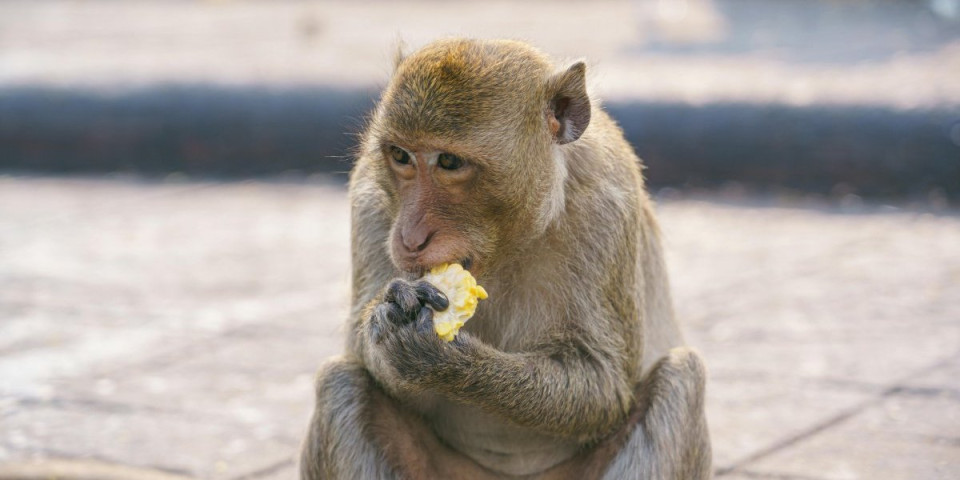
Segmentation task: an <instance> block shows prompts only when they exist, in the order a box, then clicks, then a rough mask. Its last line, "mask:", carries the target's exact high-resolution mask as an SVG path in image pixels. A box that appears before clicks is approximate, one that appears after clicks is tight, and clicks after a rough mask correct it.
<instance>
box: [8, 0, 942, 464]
mask: <svg viewBox="0 0 960 480" xmlns="http://www.w3.org/2000/svg"><path fill="white" fill-rule="evenodd" d="M450 35H466V36H473V37H483V38H501V37H506V38H515V39H521V40H526V41H529V42H531V43H533V44H535V45H537V46H538V47H539V48H541V49H542V50H543V51H545V52H547V53H549V54H550V55H552V56H553V57H554V58H556V59H557V60H558V62H560V63H562V62H566V61H573V60H576V59H581V58H582V59H586V61H587V63H588V76H589V82H590V85H591V89H592V91H593V93H594V94H595V95H596V96H597V97H598V98H600V99H601V100H602V103H603V105H604V108H606V109H607V110H608V111H609V112H610V113H611V114H612V115H613V116H614V117H615V118H616V119H617V120H618V121H619V122H620V124H621V126H622V127H623V129H624V133H625V134H626V136H627V138H628V139H629V140H630V141H631V142H632V143H633V145H634V147H635V148H636V150H637V152H638V153H639V154H640V156H641V157H642V158H643V159H644V162H645V164H646V166H647V169H646V171H645V174H646V176H647V179H648V184H649V187H650V190H651V191H652V192H653V193H654V194H655V196H656V198H657V200H658V205H659V206H658V212H659V215H660V221H661V225H662V227H663V230H664V242H665V245H666V249H667V255H668V258H667V261H668V264H669V268H670V274H671V278H672V282H673V286H674V296H675V302H676V306H677V313H678V316H679V317H680V320H681V321H682V322H683V324H684V327H685V329H686V331H687V337H688V340H689V342H690V343H691V344H692V345H693V346H695V347H697V348H698V349H700V350H701V352H703V354H704V356H705V358H706V361H707V364H708V367H709V369H710V383H709V388H710V390H709V394H708V414H709V420H710V423H711V428H712V432H713V439H714V449H715V452H714V457H715V467H716V475H717V477H718V478H729V479H758V478H759V479H780V480H825V479H836V480H845V479H860V478H863V479H875V478H877V479H879V478H883V479H917V478H924V479H927V478H930V479H953V478H958V477H960V215H958V212H960V211H958V209H957V205H958V202H960V0H900V1H893V0H635V1H596V2H575V1H527V2H508V1H477V0H460V1H449V2H442V1H433V0H420V1H404V2H389V1H360V0H355V1H349V2H348V1H322V2H321V1H283V2H278V1H274V2H268V1H245V2H244V1H229V0H219V1H214V0H208V1H198V0H181V1H174V0H169V1H159V0H155V1H119V0H114V1H111V0H73V1H64V0H60V1H57V0H48V1H40V0H33V1H27V0H24V1H17V0H3V1H0V478H2V479H8V478H50V477H51V476H54V477H56V476H61V477H64V478H71V477H72V478H156V479H163V478H168V479H173V478H223V479H235V480H239V479H281V478H295V477H296V464H295V456H296V453H297V449H298V444H299V441H300V438H301V437H302V434H303V430H304V428H305V427H306V423H307V419H308V417H309V413H310V409H311V408H312V392H311V378H312V375H313V372H314V371H315V370H316V368H317V366H318V365H319V364H320V363H321V362H322V361H323V359H324V358H326V357H328V356H331V355H335V354H338V353H340V352H342V343H343V332H342V330H341V325H342V323H343V321H344V319H345V315H346V300H347V298H346V296H347V294H348V280H349V277H348V275H349V274H348V270H349V260H348V258H347V257H348V255H349V240H348V231H349V224H348V212H347V210H348V206H347V203H346V188H345V180H346V174H347V172H348V171H349V170H350V167H351V162H352V158H351V153H350V152H351V149H352V148H353V147H354V146H355V144H356V134H358V133H359V132H360V131H361V130H362V127H363V124H364V118H365V115H367V113H368V112H369V111H370V109H371V108H372V106H373V105H374V103H375V101H376V98H377V95H378V92H379V89H380V88H382V87H383V86H384V85H385V83H386V82H387V80H388V78H389V75H390V71H391V58H392V55H393V52H394V51H395V49H396V48H397V45H399V44H401V42H402V43H404V44H406V45H407V49H408V50H412V49H415V48H417V47H419V46H422V45H424V44H426V43H427V42H429V41H431V40H433V39H437V38H442V37H445V36H450Z"/></svg>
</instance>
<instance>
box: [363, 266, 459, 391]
mask: <svg viewBox="0 0 960 480" xmlns="http://www.w3.org/2000/svg"><path fill="white" fill-rule="evenodd" d="M449 304H450V302H449V300H448V299H447V297H446V296H445V295H444V294H443V293H442V292H441V291H440V290H439V289H437V287H435V286H434V285H432V284H430V283H429V282H426V281H424V280H420V281H418V282H414V283H411V282H408V281H406V280H401V279H396V280H393V281H392V282H390V285H389V286H388V287H387V289H386V291H385V293H384V295H383V301H382V302H380V303H378V304H376V305H375V306H374V307H373V310H372V312H371V313H370V319H369V322H368V323H367V325H368V327H367V335H368V344H369V345H370V348H371V349H372V350H373V351H372V352H370V353H372V354H373V357H374V359H375V363H376V364H378V367H383V366H387V367H389V371H390V373H391V374H396V375H398V376H399V377H400V378H401V379H403V380H405V381H406V382H407V383H411V384H421V385H422V384H424V383H425V382H427V380H428V379H431V378H435V377H436V375H435V374H436V372H437V370H438V368H439V367H441V366H442V365H444V363H445V362H447V361H448V360H449V358H450V356H451V355H455V354H457V353H458V351H459V350H460V347H462V346H463V345H462V344H463V342H464V341H468V340H467V339H466V338H465V337H464V335H463V334H461V335H458V337H457V340H456V341H454V342H451V343H447V342H445V341H443V340H442V339H440V338H439V337H438V336H437V334H436V333H435V332H434V328H433V315H434V310H437V311H443V310H446V309H447V308H448V307H449ZM461 337H464V338H463V339H462V340H461ZM384 364H385V365H384Z"/></svg>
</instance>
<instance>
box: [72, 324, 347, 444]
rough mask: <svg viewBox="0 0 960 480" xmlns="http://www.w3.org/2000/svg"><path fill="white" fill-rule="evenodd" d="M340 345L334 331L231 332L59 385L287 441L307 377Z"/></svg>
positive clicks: (296, 424)
mask: <svg viewBox="0 0 960 480" xmlns="http://www.w3.org/2000/svg"><path fill="white" fill-rule="evenodd" d="M342 343H343V342H342V339H341V338H339V337H326V336H319V335H312V336H310V335H303V334H300V335H298V336H296V337H295V336H291V335H284V334H279V335H277V334H274V335H272V336H271V335H269V334H267V333H266V332H264V331H260V330H255V331H250V332H247V331H245V332H239V333H237V334H232V335H229V336H227V337H221V338H220V339H218V340H216V341H215V342H211V344H210V348H209V350H206V351H197V352H194V353H193V355H192V356H189V357H186V358H181V359H171V361H170V363H165V364H164V363H159V364H157V365H154V366H151V367H150V368H147V369H138V370H135V371H124V372H121V373H119V374H116V375H109V374H107V375H101V376H97V377H94V378H92V379H83V380H82V381H77V382H69V383H65V384H63V385H62V386H61V387H60V390H59V391H60V394H61V395H65V396H67V397H69V398H82V399H92V400H96V401H102V402H110V403H117V404H121V405H130V406H131V407H132V408H151V409H161V410H172V411H178V412H189V413H193V414H203V415H211V416H213V417H215V418H219V419H221V420H222V421H229V422H231V423H235V424H238V425H242V426H243V427H244V428H245V429H248V430H249V431H251V432H258V434H259V435H261V436H265V437H269V438H278V439H285V440H288V441H294V442H295V441H299V439H300V438H301V437H302V435H303V431H304V429H305V428H306V425H307V421H308V419H309V417H310V414H311V412H312V411H313V406H314V404H313V400H314V394H313V379H314V375H315V373H316V371H317V369H318V367H319V366H320V365H321V364H322V363H323V362H324V361H326V359H328V358H330V357H331V356H333V355H337V354H340V353H341V352H342ZM90 380H93V381H90Z"/></svg>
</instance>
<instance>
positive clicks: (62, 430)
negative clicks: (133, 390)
mask: <svg viewBox="0 0 960 480" xmlns="http://www.w3.org/2000/svg"><path fill="white" fill-rule="evenodd" d="M0 426H2V428H0V432H3V433H2V435H3V437H4V439H3V440H4V443H5V444H7V445H9V446H10V447H12V448H15V449H17V450H18V452H17V457H18V458H20V459H25V458H26V459H43V458H55V457H64V456H66V457H70V458H97V459H100V460H104V461H114V462H119V463H123V464H127V465H134V466H141V467H150V468H158V469H161V470H167V471H172V472H178V473H185V474H189V475H192V476H196V477H198V478H233V477H237V476H240V475H243V474H245V473H247V472H250V471H255V470H259V469H262V468H264V467H266V466H268V465H269V462H270V461H273V459H276V458H281V457H282V456H285V455H293V454H294V452H296V450H297V445H296V444H295V443H290V442H278V441H276V440H274V439H272V438H270V437H269V436H263V435H262V433H261V432H257V431H251V430H250V429H247V428H243V427H240V426H238V425H231V424H227V423H224V422H223V421H222V419H220V418H208V417H204V416H193V417H187V416H181V415H172V414H158V413H156V412H152V413H141V412H121V413H112V412H106V411H92V410H64V409H59V408H49V407H44V406H39V407H29V408H24V409H21V410H19V411H18V412H17V413H16V414H14V415H12V416H8V417H4V418H3V419H2V420H0Z"/></svg>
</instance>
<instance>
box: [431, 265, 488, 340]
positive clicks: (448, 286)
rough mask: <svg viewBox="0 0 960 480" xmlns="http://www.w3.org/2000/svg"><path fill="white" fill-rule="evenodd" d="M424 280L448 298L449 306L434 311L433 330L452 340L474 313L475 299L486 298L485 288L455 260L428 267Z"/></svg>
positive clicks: (438, 334) (475, 308)
mask: <svg viewBox="0 0 960 480" xmlns="http://www.w3.org/2000/svg"><path fill="white" fill-rule="evenodd" d="M423 279H424V280H426V281H428V282H430V283H432V284H433V285H434V286H435V287H437V289H438V290H440V291H441V292H443V294H444V295H446V296H447V299H448V300H450V306H449V307H447V309H446V310H443V311H441V312H434V314H433V329H434V331H436V332H437V336H438V337H440V338H442V339H443V340H444V341H447V342H449V341H452V340H453V337H455V336H456V335H457V333H459V332H460V327H462V326H463V324H464V323H466V322H467V320H470V317H472V316H473V313H474V312H475V311H476V310H477V301H478V300H483V299H485V298H487V291H486V290H484V289H483V287H481V286H480V285H477V280H476V279H475V278H473V275H471V274H470V272H468V271H466V270H464V269H463V267H462V266H461V265H460V264H458V263H449V264H445V265H440V266H437V267H433V268H432V269H430V272H429V273H427V274H426V275H424V276H423Z"/></svg>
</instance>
